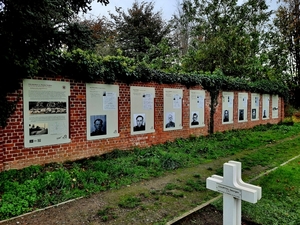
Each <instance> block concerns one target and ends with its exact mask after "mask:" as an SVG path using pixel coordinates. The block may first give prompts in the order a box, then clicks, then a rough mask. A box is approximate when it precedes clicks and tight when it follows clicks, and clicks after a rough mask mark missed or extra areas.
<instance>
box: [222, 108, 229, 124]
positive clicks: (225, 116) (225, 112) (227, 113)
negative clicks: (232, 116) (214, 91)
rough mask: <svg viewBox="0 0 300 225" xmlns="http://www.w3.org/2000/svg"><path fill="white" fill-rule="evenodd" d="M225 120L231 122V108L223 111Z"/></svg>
mask: <svg viewBox="0 0 300 225" xmlns="http://www.w3.org/2000/svg"><path fill="white" fill-rule="evenodd" d="M223 122H229V110H227V109H225V110H224V112H223Z"/></svg>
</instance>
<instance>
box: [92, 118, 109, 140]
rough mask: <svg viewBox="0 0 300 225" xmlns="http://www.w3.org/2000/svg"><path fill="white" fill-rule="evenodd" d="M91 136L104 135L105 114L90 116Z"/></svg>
mask: <svg viewBox="0 0 300 225" xmlns="http://www.w3.org/2000/svg"><path fill="white" fill-rule="evenodd" d="M90 121H91V126H90V127H91V136H99V135H106V125H107V124H106V122H107V121H106V115H92V116H91V119H90Z"/></svg>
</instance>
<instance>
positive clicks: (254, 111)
mask: <svg viewBox="0 0 300 225" xmlns="http://www.w3.org/2000/svg"><path fill="white" fill-rule="evenodd" d="M251 118H252V119H256V109H252V111H251Z"/></svg>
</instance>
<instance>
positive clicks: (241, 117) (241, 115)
mask: <svg viewBox="0 0 300 225" xmlns="http://www.w3.org/2000/svg"><path fill="white" fill-rule="evenodd" d="M239 120H240V121H241V120H244V110H243V109H239Z"/></svg>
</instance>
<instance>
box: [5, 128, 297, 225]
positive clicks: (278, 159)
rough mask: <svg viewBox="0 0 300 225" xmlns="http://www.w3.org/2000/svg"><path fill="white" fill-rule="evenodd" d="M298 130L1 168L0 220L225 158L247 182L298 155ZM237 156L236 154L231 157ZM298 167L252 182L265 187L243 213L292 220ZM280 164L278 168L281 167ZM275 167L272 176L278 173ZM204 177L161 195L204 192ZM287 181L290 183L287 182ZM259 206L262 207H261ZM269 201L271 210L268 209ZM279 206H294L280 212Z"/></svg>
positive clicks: (259, 131)
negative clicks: (259, 170) (260, 171)
mask: <svg viewBox="0 0 300 225" xmlns="http://www.w3.org/2000/svg"><path fill="white" fill-rule="evenodd" d="M299 133H300V124H299V123H295V124H294V125H293V126H287V125H284V124H282V125H270V124H268V125H260V126H257V127H255V128H253V129H249V130H232V131H226V132H223V133H216V134H214V135H210V136H206V137H203V136H201V137H194V136H191V137H190V138H188V139H177V140H175V141H174V142H168V143H165V144H161V145H155V146H152V147H149V148H144V149H139V148H135V149H132V150H128V151H120V150H115V151H113V152H111V153H109V154H105V155H101V156H98V157H93V158H90V159H84V160H79V161H76V162H66V163H63V164H60V163H52V164H47V165H45V166H30V167H28V168H24V169H22V170H9V171H4V172H2V173H0V220H3V219H7V218H10V217H13V216H17V215H20V214H23V213H26V212H30V211H32V210H35V209H38V208H43V207H46V206H49V205H53V204H57V203H60V202H63V201H66V200H69V199H72V198H76V197H80V196H88V195H90V194H93V193H96V192H100V191H105V190H109V189H118V188H121V187H123V186H126V185H129V184H132V183H134V182H138V181H141V180H149V179H151V178H154V177H159V176H162V175H163V174H165V173H166V172H168V171H174V170H177V169H181V168H190V167H195V166H197V165H200V164H204V163H207V162H213V161H214V160H217V159H220V158H224V157H228V156H232V159H233V160H236V161H241V162H242V167H243V179H244V180H245V181H247V180H249V179H251V178H253V177H254V176H256V175H257V174H256V173H255V172H254V171H255V168H257V167H262V168H263V169H264V170H267V169H271V168H274V167H276V166H279V165H280V164H281V163H283V162H285V161H287V160H288V159H290V158H292V157H294V156H296V155H299V154H300V136H299ZM244 152H245V154H240V153H244ZM237 154H239V155H240V156H239V157H237V156H235V155H237ZM298 161H299V160H298ZM289 165H294V167H292V168H289ZM297 165H298V164H297V163H296V164H294V162H293V163H290V164H288V165H286V166H284V167H282V168H289V169H287V172H286V176H288V177H289V176H291V174H294V175H293V177H294V178H295V179H294V178H293V179H290V180H289V179H288V178H284V177H280V178H276V179H274V180H273V179H271V181H272V182H270V180H269V182H267V181H266V182H264V179H267V178H269V177H271V174H269V175H268V176H265V177H263V178H261V179H259V180H258V181H256V182H262V183H257V184H258V185H261V186H262V187H263V198H262V200H260V202H259V203H258V204H256V205H249V206H248V205H246V204H243V207H244V209H243V213H244V212H245V213H246V214H247V216H249V217H250V218H252V219H253V220H254V221H257V222H259V223H261V224H276V223H274V222H273V221H270V222H261V221H269V220H265V218H263V217H262V215H261V216H258V215H260V214H264V215H263V216H267V213H266V210H268V211H267V212H268V213H270V215H272V213H275V214H276V213H277V217H283V215H285V213H288V214H287V216H285V218H293V216H295V215H296V214H297V212H298V214H299V204H298V205H297V201H296V199H299V186H300V185H299V179H298V180H297V174H298V175H299V165H298V167H297ZM219 167H220V165H218V168H210V169H211V170H212V171H215V170H217V169H219V170H218V171H217V172H218V173H219V174H221V173H222V171H221V168H219ZM282 168H280V169H278V170H277V171H281V170H282ZM293 168H294V169H293ZM277 171H276V172H274V174H275V173H278V172H277ZM272 174H273V172H272ZM282 174H284V173H282ZM201 176H202V175H201ZM272 176H273V175H272ZM282 176H283V175H282ZM204 180H205V177H201V178H197V177H195V178H194V179H193V180H189V181H187V182H184V187H177V189H179V190H180V192H174V191H170V189H172V188H176V187H175V186H174V185H173V186H174V187H172V188H171V187H167V188H166V190H163V191H162V193H163V194H165V195H166V196H167V197H169V196H170V195H172V196H173V197H174V196H175V197H177V198H181V197H182V196H184V195H186V193H189V192H193V191H197V192H208V190H207V189H206V188H205V182H203V181H204ZM277 180H278V181H277ZM288 181H289V182H291V183H287V182H288ZM297 182H298V183H297ZM266 183H267V184H268V185H271V184H272V187H273V189H274V190H275V191H267V190H268V189H267V187H266V186H265V185H266ZM281 185H282V186H281ZM169 186H170V185H169ZM277 186H278V188H277ZM275 187H276V189H275ZM293 187H294V188H293ZM289 188H290V189H289ZM273 189H272V190H273ZM268 193H270V195H268ZM152 194H153V193H151V195H152ZM147 196H148V193H147ZM297 197H298V198H297ZM143 198H145V196H144V197H143ZM162 199H163V198H162ZM275 199H276V200H278V204H274V202H275ZM121 200H122V201H121ZM121 200H120V203H119V206H120V207H122V206H127V205H131V204H133V205H140V204H142V203H140V200H139V199H136V198H135V197H134V196H128V197H127V198H126V199H121ZM264 201H266V202H265V203H264ZM290 201H295V202H290ZM259 204H265V205H262V206H261V207H260V205H259ZM268 204H270V205H269V206H270V207H272V209H268V207H267V205H268ZM281 206H284V207H288V206H291V207H292V208H290V209H288V208H286V209H284V210H283V209H282V211H280V209H279V208H280V207H281ZM297 206H298V207H297ZM251 207H252V208H251ZM270 207H269V208H270ZM259 208H260V209H261V211H260V212H259V211H257V213H255V210H254V209H257V210H259ZM277 208H278V210H277ZM297 208H298V211H297ZM275 209H276V210H275ZM262 210H264V211H262ZM293 210H294V211H293ZM279 211H280V214H279ZM270 217H271V218H269V219H270V220H271V219H273V220H274V221H275V218H277V217H276V216H275V215H272V216H270ZM276 221H277V220H276ZM290 221H293V220H292V219H291V220H290ZM278 224H300V223H299V220H298V223H297V221H296V222H295V223H291V222H286V221H284V222H282V223H278Z"/></svg>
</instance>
